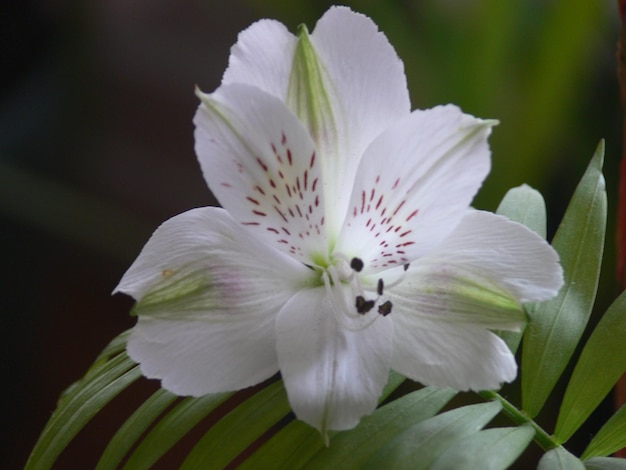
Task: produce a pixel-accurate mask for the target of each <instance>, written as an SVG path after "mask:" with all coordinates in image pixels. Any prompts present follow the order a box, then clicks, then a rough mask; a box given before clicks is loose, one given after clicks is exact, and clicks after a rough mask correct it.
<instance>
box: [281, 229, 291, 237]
mask: <svg viewBox="0 0 626 470" xmlns="http://www.w3.org/2000/svg"><path fill="white" fill-rule="evenodd" d="M281 229H282V231H283V232H285V233H286V234H287V235H289V236H291V233H290V232H289V230H287V229H286V228H285V227H281Z"/></svg>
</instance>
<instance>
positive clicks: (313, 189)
mask: <svg viewBox="0 0 626 470" xmlns="http://www.w3.org/2000/svg"><path fill="white" fill-rule="evenodd" d="M316 187H317V178H315V179H314V180H313V185H312V186H311V191H313V192H315V188H316Z"/></svg>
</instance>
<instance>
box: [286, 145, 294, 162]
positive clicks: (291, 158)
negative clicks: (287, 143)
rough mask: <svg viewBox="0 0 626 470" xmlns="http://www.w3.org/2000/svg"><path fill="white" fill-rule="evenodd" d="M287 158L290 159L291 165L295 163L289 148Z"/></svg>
mask: <svg viewBox="0 0 626 470" xmlns="http://www.w3.org/2000/svg"><path fill="white" fill-rule="evenodd" d="M287 160H288V161H289V165H293V157H292V156H291V150H290V149H287Z"/></svg>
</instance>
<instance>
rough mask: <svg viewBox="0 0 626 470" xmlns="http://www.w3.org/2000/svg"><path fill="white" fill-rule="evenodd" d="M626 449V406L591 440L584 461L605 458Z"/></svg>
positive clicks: (583, 456) (584, 453)
mask: <svg viewBox="0 0 626 470" xmlns="http://www.w3.org/2000/svg"><path fill="white" fill-rule="evenodd" d="M622 447H626V405H624V406H622V407H621V408H620V409H619V410H617V411H616V412H615V414H614V415H613V416H611V418H610V419H609V420H608V421H607V422H606V423H604V426H602V428H600V430H599V431H598V433H597V434H596V435H595V436H594V438H593V439H592V440H591V442H590V443H589V445H588V446H587V449H585V452H583V455H582V457H581V458H582V459H583V460H586V459H589V458H591V457H597V456H600V457H605V456H607V455H610V454H612V453H613V452H615V451H617V450H619V449H621V448H622Z"/></svg>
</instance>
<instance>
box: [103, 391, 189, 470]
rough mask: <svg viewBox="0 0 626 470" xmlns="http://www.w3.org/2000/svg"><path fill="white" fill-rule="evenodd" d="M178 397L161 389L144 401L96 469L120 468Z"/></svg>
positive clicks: (117, 435) (116, 434)
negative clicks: (131, 450)
mask: <svg viewBox="0 0 626 470" xmlns="http://www.w3.org/2000/svg"><path fill="white" fill-rule="evenodd" d="M176 399H178V397H177V396H176V395H174V394H173V393H170V392H168V391H167V390H164V389H159V390H157V391H156V392H155V393H154V394H153V395H152V396H151V397H150V398H148V399H147V400H146V401H145V402H143V403H142V404H141V406H140V407H139V408H137V409H136V410H135V412H134V413H133V414H132V415H131V416H130V418H128V419H127V420H126V422H125V423H124V424H123V425H122V426H121V427H120V428H119V429H118V430H117V432H116V433H115V435H114V436H113V438H112V439H111V440H110V441H109V444H108V445H107V447H106V449H105V450H104V452H103V453H102V456H101V457H100V460H99V461H98V465H97V466H96V470H106V469H110V468H118V466H119V464H120V462H121V461H122V460H123V459H124V457H125V456H126V454H127V453H128V451H129V450H130V449H132V448H133V446H134V445H135V444H136V442H137V441H138V440H139V439H140V438H141V437H142V436H143V434H144V433H145V432H146V430H147V429H148V428H149V427H150V426H152V425H153V424H154V421H155V420H156V419H157V418H158V417H159V416H161V414H163V412H164V411H165V410H166V409H167V408H168V407H169V406H170V405H171V404H172V403H173V402H174V401H175V400H176Z"/></svg>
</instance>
